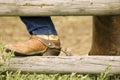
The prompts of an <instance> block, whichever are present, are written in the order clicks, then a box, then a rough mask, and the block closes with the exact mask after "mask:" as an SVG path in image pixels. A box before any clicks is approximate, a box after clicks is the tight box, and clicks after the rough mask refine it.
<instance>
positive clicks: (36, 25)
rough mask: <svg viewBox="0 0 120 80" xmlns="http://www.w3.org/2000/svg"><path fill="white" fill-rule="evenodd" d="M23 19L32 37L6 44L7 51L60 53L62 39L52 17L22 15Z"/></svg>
mask: <svg viewBox="0 0 120 80" xmlns="http://www.w3.org/2000/svg"><path fill="white" fill-rule="evenodd" d="M21 20H22V21H23V22H24V23H25V25H26V27H27V29H28V31H29V33H30V34H31V38H30V40H28V41H27V42H24V43H19V44H10V45H6V46H5V48H6V51H7V52H8V51H11V50H13V51H15V55H16V56H27V55H43V56H57V55H58V54H59V53H60V41H59V38H58V36H57V32H56V30H55V27H54V25H53V23H52V20H51V18H50V17H21Z"/></svg>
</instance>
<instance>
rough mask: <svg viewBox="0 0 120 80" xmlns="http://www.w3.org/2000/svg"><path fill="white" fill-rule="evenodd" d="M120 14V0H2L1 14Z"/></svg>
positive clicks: (0, 5) (0, 1)
mask: <svg viewBox="0 0 120 80" xmlns="http://www.w3.org/2000/svg"><path fill="white" fill-rule="evenodd" d="M49 15H50V16H60V15H65V16H69V15H76V16H77V15H120V0H0V16H49Z"/></svg>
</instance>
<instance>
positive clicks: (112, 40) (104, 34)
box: [90, 16, 120, 56]
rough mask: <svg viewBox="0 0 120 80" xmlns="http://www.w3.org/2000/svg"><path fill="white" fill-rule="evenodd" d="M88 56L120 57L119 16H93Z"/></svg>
mask: <svg viewBox="0 0 120 80" xmlns="http://www.w3.org/2000/svg"><path fill="white" fill-rule="evenodd" d="M90 55H116V56H117V55H118V56H120V16H94V18H93V44H92V49H91V51H90Z"/></svg>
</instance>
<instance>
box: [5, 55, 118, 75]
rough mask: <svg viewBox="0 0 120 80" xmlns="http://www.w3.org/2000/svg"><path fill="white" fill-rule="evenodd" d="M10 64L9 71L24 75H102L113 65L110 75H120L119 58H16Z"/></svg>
mask: <svg viewBox="0 0 120 80" xmlns="http://www.w3.org/2000/svg"><path fill="white" fill-rule="evenodd" d="M8 63H9V64H11V65H9V66H8V70H10V71H17V70H21V71H22V72H23V73H27V72H30V73H35V72H36V73H72V72H76V73H102V72H104V70H105V68H106V67H107V66H108V65H111V69H110V73H114V74H120V57H119V56H76V57H75V56H69V57H67V56H60V57H49V56H48V57H40V56H31V57H15V58H12V59H11V60H10V61H9V62H8ZM3 67H5V65H4V66H3Z"/></svg>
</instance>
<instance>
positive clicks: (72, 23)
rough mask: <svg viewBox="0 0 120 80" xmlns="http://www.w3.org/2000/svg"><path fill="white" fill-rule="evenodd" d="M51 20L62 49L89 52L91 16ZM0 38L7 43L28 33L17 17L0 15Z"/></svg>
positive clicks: (25, 38)
mask: <svg viewBox="0 0 120 80" xmlns="http://www.w3.org/2000/svg"><path fill="white" fill-rule="evenodd" d="M52 20H53V22H54V25H55V26H56V29H57V31H58V34H59V36H60V39H61V43H62V48H63V49H67V50H68V51H70V52H71V53H72V54H73V55H74V56H79V55H87V54H88V53H89V51H90V47H91V43H92V17H91V16H54V17H52ZM0 38H1V41H2V43H3V44H7V43H16V42H20V41H26V40H28V39H29V38H30V35H29V33H28V32H27V30H26V27H25V25H24V24H23V23H22V22H21V20H20V19H19V17H0ZM61 55H64V53H61Z"/></svg>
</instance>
